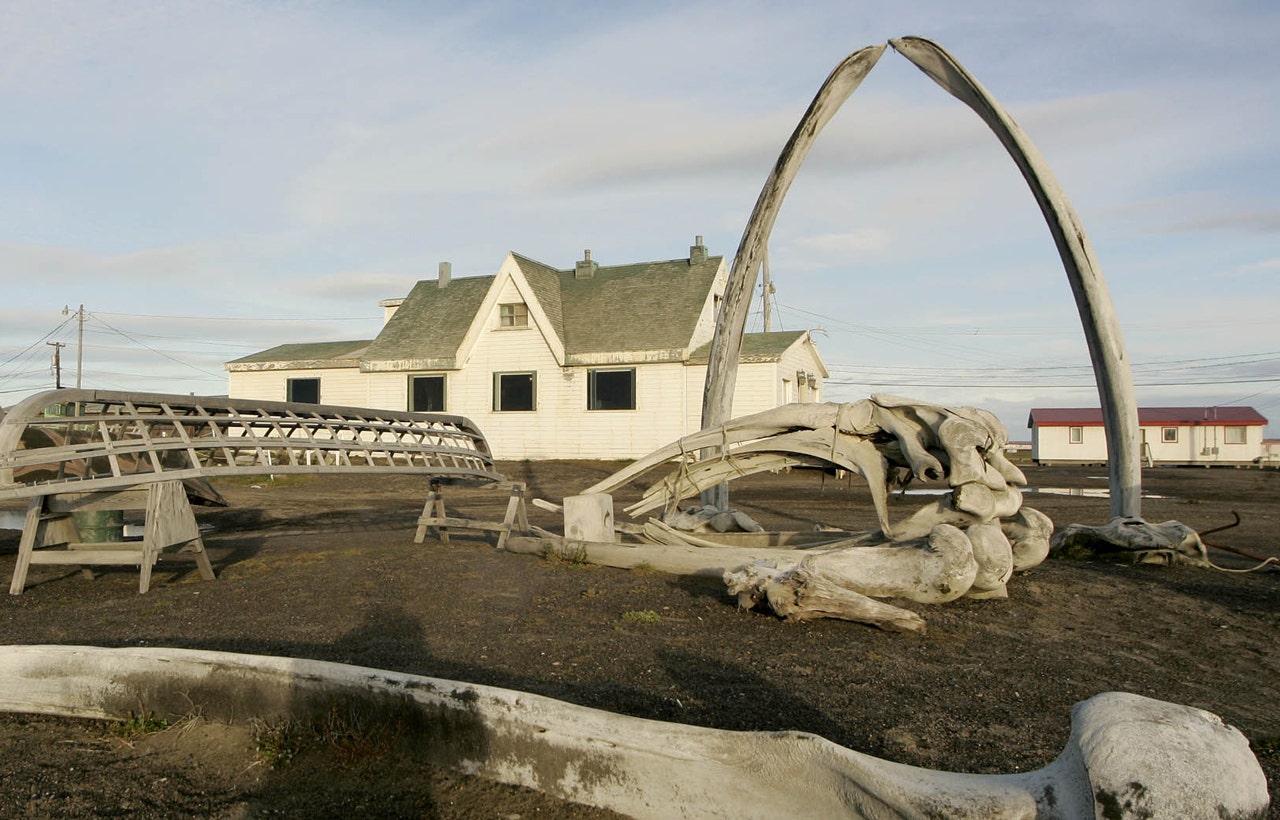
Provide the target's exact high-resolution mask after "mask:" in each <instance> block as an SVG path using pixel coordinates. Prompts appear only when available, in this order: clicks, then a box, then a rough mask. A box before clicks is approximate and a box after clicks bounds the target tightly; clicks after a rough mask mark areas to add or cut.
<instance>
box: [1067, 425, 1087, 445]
mask: <svg viewBox="0 0 1280 820" xmlns="http://www.w3.org/2000/svg"><path fill="white" fill-rule="evenodd" d="M1067 438H1068V440H1069V441H1070V442H1071V443H1072V444H1084V428H1083V427H1069V428H1067Z"/></svg>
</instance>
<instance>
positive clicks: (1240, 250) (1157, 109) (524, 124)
mask: <svg viewBox="0 0 1280 820" xmlns="http://www.w3.org/2000/svg"><path fill="white" fill-rule="evenodd" d="M455 5H457V4H453V3H410V2H363V3H332V2H310V3H306V2H293V3H290V2H270V3H267V2H258V3H254V2H212V3H208V2H191V3H183V2H169V1H168V0H165V1H164V2H161V1H160V0H155V2H143V1H142V0H139V1H138V2H124V3H106V2H93V0H84V1H83V2H57V0H52V1H50V0H36V1H34V2H24V1H23V0H10V2H6V3H4V4H3V5H0V110H2V111H3V112H4V116H3V117H0V179H3V180H4V183H3V185H0V293H2V294H3V299H0V404H3V405H8V404H12V403H13V402H15V401H17V400H18V399H20V398H21V397H22V396H23V395H25V394H27V393H29V392H32V391H34V390H38V389H46V388H48V387H51V386H52V375H51V373H50V368H49V358H50V353H51V352H52V348H50V347H49V346H48V344H47V342H51V341H60V342H67V343H69V344H70V345H71V346H70V347H68V348H65V349H64V351H63V357H64V366H65V367H66V375H64V383H74V367H75V365H74V362H75V336H76V333H75V322H74V321H68V318H69V317H67V316H64V315H63V313H62V309H63V307H64V305H69V306H70V307H71V308H72V310H74V309H75V308H76V307H77V306H78V305H80V304H83V305H84V306H85V310H86V311H87V314H88V321H87V323H86V332H85V348H84V381H85V385H86V386H89V387H100V388H109V389H135V390H151V391H162V392H182V393H186V392H195V393H202V394H204V393H208V394H216V393H223V392H225V390H226V377H225V373H223V372H222V370H221V363H222V362H223V361H226V360H229V359H232V358H236V357H238V356H242V355H245V354H247V353H250V352H253V351H255V350H260V349H263V348H266V347H270V346H272V345H275V344H279V343H283V342H293V341H326V340H337V339H358V338H371V337H372V336H373V335H375V334H376V333H377V330H378V327H379V324H380V316H381V311H380V309H379V308H378V306H377V302H378V300H380V299H385V298H389V297H395V296H402V295H404V294H405V293H407V292H408V290H409V288H410V287H411V286H412V284H413V283H414V282H415V281H416V280H418V279H423V278H433V277H434V276H435V272H436V268H437V264H438V263H439V262H440V261H443V260H448V261H450V262H452V263H453V270H454V275H455V276H466V275H479V274H489V273H493V272H494V271H495V270H496V268H497V266H498V265H499V264H500V263H501V261H502V259H503V257H504V256H505V255H506V253H507V251H509V250H515V251H517V252H519V253H522V254H525V255H527V256H531V257H533V258H535V259H538V260H541V261H543V262H546V263H548V264H551V265H555V266H557V267H562V268H563V267H570V266H571V265H572V264H573V262H574V260H576V259H578V258H580V256H581V253H582V250H583V249H584V248H590V249H591V250H592V256H593V258H595V259H596V260H597V261H599V262H600V263H601V264H611V263H626V262H635V261H642V260H651V259H669V258H676V257H680V256H684V255H686V254H687V251H688V246H689V245H690V244H691V243H692V241H693V238H694V236H695V235H697V234H701V235H703V236H704V237H705V239H706V243H707V244H708V245H709V247H710V249H711V251H712V252H713V253H722V254H725V255H726V256H730V257H731V256H732V254H733V252H734V251H735V250H736V248H737V244H738V240H739V238H740V236H741V233H742V230H743V228H744V227H745V224H746V219H747V217H748V215H749V214H750V211H751V208H752V206H753V205H754V203H755V199H756V197H757V195H758V194H759V191H760V187H761V185H762V184H763V183H764V180H765V178H766V176H767V175H768V172H769V169H770V168H771V167H772V165H773V162H774V160H775V159H776V158H777V155H778V152H779V151H780V150H781V148H782V146H783V144H784V143H785V141H786V139H787V137H788V136H789V134H790V132H791V129H792V128H793V127H794V126H795V123H796V121H797V120H798V118H799V117H800V115H801V113H802V112H803V111H804V109H805V107H806V106H807V105H808V103H809V100H810V99H811V98H812V96H813V94H814V93H815V92H816V90H817V88H818V86H819V85H820V84H821V82H822V80H823V79H824V78H825V76H826V75H827V73H828V72H829V71H830V70H831V68H832V67H834V65H835V64H836V63H837V62H839V60H840V59H842V58H843V57H844V56H845V55H846V54H848V53H850V52H852V51H854V50H856V49H858V48H860V47H862V46H865V45H870V44H874V43H881V42H884V41H885V40H887V39H888V38H889V37H896V36H902V35H907V34H915V35H921V36H925V37H930V38H932V39H934V40H936V41H937V42H938V43H940V44H941V45H942V46H943V47H944V48H947V49H948V50H949V51H950V52H951V53H952V54H953V55H954V56H955V57H956V58H957V59H959V60H960V62H961V63H963V64H964V65H965V66H966V67H967V68H968V69H969V70H970V72H971V73H973V74H974V75H975V76H976V77H977V78H978V79H979V80H980V81H981V82H982V83H983V85H985V86H986V87H987V88H988V89H989V90H990V91H991V92H992V93H993V94H994V95H995V96H996V97H997V98H998V99H999V100H1000V101H1001V102H1002V103H1003V104H1004V105H1005V107H1006V108H1007V109H1008V110H1009V111H1010V112H1011V113H1012V114H1013V116H1014V117H1015V118H1016V119H1017V120H1018V122H1019V123H1020V124H1021V125H1022V126H1023V128H1024V130H1025V131H1026V132H1027V133H1028V134H1029V135H1030V137H1031V139H1032V140H1033V141H1034V142H1035V143H1036V145H1037V146H1038V147H1039V149H1040V151H1041V153H1042V154H1043V155H1044V156H1045V158H1046V159H1047V160H1048V162H1049V164H1050V166H1051V167H1052V168H1053V170H1054V172H1055V174H1056V175H1057V177H1058V178H1059V180H1060V181H1061V182H1062V184H1063V187H1064V188H1065V190H1066V192H1067V194H1068V196H1069V197H1070V198H1071V200H1072V202H1073V204H1074V205H1075V207H1076V210H1077V211H1078V212H1079V214H1080V216H1081V219H1082V220H1083V222H1084V225H1085V227H1086V228H1087V229H1088V231H1089V233H1090V236H1091V238H1092V240H1093V242H1094V245H1095V248H1096V250H1097V255H1098V258H1099V260H1100V262H1101V264H1102V269H1103V272H1104V274H1105V276H1106V278H1107V281H1108V283H1109V286H1110V289H1111V292H1112V296H1113V299H1114V300H1115V303H1116V307H1117V310H1118V312H1119V315H1120V320H1121V324H1122V326H1123V328H1124V331H1125V338H1126V342H1127V344H1128V348H1129V351H1130V355H1131V358H1132V360H1133V362H1134V363H1135V381H1136V382H1137V385H1138V388H1137V389H1138V400H1139V403H1140V404H1142V405H1171V404H1195V405H1200V404H1205V405H1208V404H1229V403H1243V404H1251V405H1253V406H1255V407H1257V408H1258V409H1259V410H1260V411H1261V412H1262V413H1263V415H1266V416H1268V417H1269V418H1274V419H1276V420H1277V421H1280V333H1277V331H1276V322H1277V319H1280V316H1277V312H1278V309H1280V284H1278V283H1280V242H1278V241H1277V240H1278V239H1280V193H1277V191H1280V179H1278V177H1280V162H1277V154H1278V153H1280V152H1278V150H1277V149H1278V148H1280V99H1278V97H1280V92H1278V91H1277V85H1276V78H1277V77H1280V49H1277V48H1276V47H1275V44H1276V43H1277V42H1280V6H1277V5H1276V4H1274V3H1270V2H1254V3H1244V2H1241V3H1231V2H1200V1H1198V0H1168V1H1163V0H1162V1H1161V2H1154V1H1151V2H1148V1H1147V0H1137V1H1136V2H1124V3H1116V2H1114V0H1104V1H1100V2H1093V1H1092V0H1085V2H1076V3H1072V4H1060V3H1054V4H1042V3H1030V2H991V1H984V0H974V2H968V3H952V2H941V1H929V2H918V3H912V4H904V3H899V2H857V3H853V2H848V0H843V1H842V2H797V3H790V4H780V3H764V2H759V3H729V2H679V3H674V2H673V3H665V2H652V3H610V4H605V3H572V2H559V3H555V2H552V3H524V2H488V3H486V2H474V3H469V4H465V5H464V6H463V7H462V9H461V10H459V9H457V8H455V7H454V6H455ZM770 256H771V269H772V273H773V278H774V281H775V284H776V287H777V294H776V302H777V309H776V311H775V312H774V328H775V329H788V330H795V329H802V328H812V329H819V331H820V332H819V333H818V335H817V337H816V338H817V339H818V342H819V345H820V348H821V350H822V352H823V355H824V357H825V358H826V360H827V362H828V364H829V366H830V367H831V370H832V378H831V381H830V382H829V383H828V388H827V391H826V398H827V399H830V400H853V399H857V398H861V397H863V396H866V395H868V394H870V393H876V392H887V393H895V394H898V395H907V396H916V397H919V398H922V399H926V400H931V401H938V402H943V403H952V404H971V405H978V406H982V407H987V408H990V409H992V410H994V411H995V412H997V413H998V414H999V415H1000V417H1001V418H1002V419H1004V420H1005V423H1006V424H1007V425H1008V426H1009V427H1010V433H1011V436H1012V437H1013V438H1014V439H1019V438H1023V439H1025V438H1027V437H1029V433H1028V431H1027V430H1026V427H1025V425H1026V415H1027V410H1028V409H1029V408H1030V407H1032V406H1089V405H1093V406H1096V404H1097V396H1096V390H1095V389H1094V387H1093V384H1092V373H1091V370H1090V368H1089V360H1088V355H1087V352H1086V350H1085V346H1084V342H1083V337H1082V335H1081V332H1080V324H1079V320H1078V317H1077V315H1076V312H1075V306H1074V303H1073V301H1072V299H1071V295H1070V291H1069V289H1068V286H1067V282H1066V278H1065V276H1064V275H1063V273H1062V268H1061V264H1060V263H1059V261H1058V259H1057V255H1056V252H1055V250H1054V247H1053V242H1052V240H1051V238H1050V236H1049V233H1048V230H1047V229H1046V228H1045V225H1044V222H1043V219H1042V218H1041V216H1040V214H1039V212H1038V211H1037V209H1036V207H1035V204H1034V201H1033V200H1032V198H1031V195H1030V193H1029V191H1028V190H1027V188H1026V185H1025V183H1023V181H1022V179H1021V177H1020V176H1019V175H1018V172H1017V170H1016V168H1015V167H1014V166H1013V163H1012V162H1011V161H1010V160H1009V159H1008V157H1007V155H1005V154H1004V153H1003V149H1001V147H1000V146H999V144H998V143H997V142H996V140H995V138H994V137H993V136H992V135H991V134H990V133H989V132H988V131H987V130H986V129H985V126H983V125H982V124H981V122H979V121H978V119H977V117H976V116H974V115H973V114H972V112H970V111H969V110H968V109H967V108H965V107H964V106H963V105H962V104H961V103H959V102H957V101H956V100H954V99H952V98H951V97H950V96H948V95H947V94H946V93H945V92H943V91H942V90H941V89H939V88H938V87H937V86H935V85H934V84H933V83H932V82H931V81H930V80H929V79H928V78H927V77H925V76H924V75H923V74H922V73H920V72H919V71H918V70H917V69H915V68H914V67H913V66H912V65H911V64H910V63H908V62H907V61H906V60H905V59H903V58H901V57H899V56H898V55H897V54H895V53H893V52H891V51H887V52H886V53H885V55H884V56H883V57H882V58H881V60H880V63H879V65H877V67H876V68H875V70H874V71H872V73H871V75H870V76H869V77H868V79H867V80H866V82H865V83H864V84H863V86H862V87H861V88H860V89H859V90H858V92H857V93H856V94H854V96H853V97H852V98H851V100H850V101H849V102H848V103H847V104H846V105H845V106H844V108H843V109H842V110H841V112H840V113H839V114H838V115H837V117H836V118H835V120H834V121H833V122H832V123H831V125H830V126H828V129H827V130H826V131H825V132H824V133H823V135H822V136H821V137H820V138H819V140H818V143H817V145H816V146H815V148H814V151H813V152H812V154H811V155H810V157H809V159H808V161H807V163H806V164H805V166H804V168H803V169H802V170H801V173H800V176H799V178H798V179H797V181H796V183H795V185H794V186H793V188H792V190H791V192H790V194H789V196H788V198H787V200H786V204H785V205H784V207H783V211H782V215H781V217H780V219H779V221H778V224H777V227H776V229H775V231H774V235H773V240H772V242H771V245H770ZM759 328H760V322H759V319H758V318H756V319H753V324H752V326H751V329H759ZM1268 432H1269V434H1270V435H1280V428H1278V427H1277V426H1276V425H1272V426H1271V427H1270V428H1269V431H1268Z"/></svg>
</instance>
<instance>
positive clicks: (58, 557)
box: [31, 549, 146, 592]
mask: <svg viewBox="0 0 1280 820" xmlns="http://www.w3.org/2000/svg"><path fill="white" fill-rule="evenodd" d="M142 557H143V556H142V550H140V549H136V550H109V549H108V550H40V551H39V552H33V553H32V554H31V563H32V564H76V565H79V564H102V565H104V566H138V565H139V564H141V563H142ZM143 591H144V592H145V591H146V590H143Z"/></svg>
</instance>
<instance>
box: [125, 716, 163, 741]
mask: <svg viewBox="0 0 1280 820" xmlns="http://www.w3.org/2000/svg"><path fill="white" fill-rule="evenodd" d="M168 728H169V721H167V720H165V719H164V718H162V717H158V716H157V715H156V713H155V712H147V713H146V714H145V715H140V714H137V713H135V712H130V713H129V718H128V720H119V721H116V722H115V723H112V724H111V726H110V729H111V734H113V735H115V736H116V737H119V738H123V739H125V740H133V739H135V738H138V737H141V736H142V735H150V734H154V733H156V732H163V731H164V730H165V729H168Z"/></svg>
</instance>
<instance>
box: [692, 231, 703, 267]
mask: <svg viewBox="0 0 1280 820" xmlns="http://www.w3.org/2000/svg"><path fill="white" fill-rule="evenodd" d="M706 261H707V246H706V245H704V244H702V235H701V234H699V235H698V236H697V237H695V238H694V240H693V245H691V246H690V247H689V264H690V265H701V264H702V263H703V262H706Z"/></svg>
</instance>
